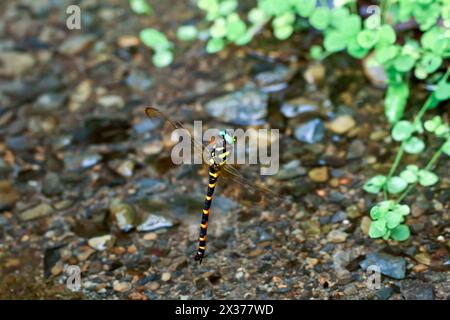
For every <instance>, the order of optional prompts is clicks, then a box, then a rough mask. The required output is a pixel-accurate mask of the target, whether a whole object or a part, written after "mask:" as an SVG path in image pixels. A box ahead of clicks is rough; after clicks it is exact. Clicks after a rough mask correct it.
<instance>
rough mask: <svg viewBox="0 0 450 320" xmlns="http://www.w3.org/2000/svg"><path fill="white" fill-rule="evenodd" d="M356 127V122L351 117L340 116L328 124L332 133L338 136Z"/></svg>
mask: <svg viewBox="0 0 450 320" xmlns="http://www.w3.org/2000/svg"><path fill="white" fill-rule="evenodd" d="M355 125H356V122H355V120H354V119H353V118H352V117H351V116H349V115H343V116H339V117H337V118H336V119H334V120H333V121H331V122H330V123H329V124H328V127H329V128H330V130H331V131H333V132H334V133H337V134H344V133H346V132H348V131H350V130H351V129H353V128H354V127H355Z"/></svg>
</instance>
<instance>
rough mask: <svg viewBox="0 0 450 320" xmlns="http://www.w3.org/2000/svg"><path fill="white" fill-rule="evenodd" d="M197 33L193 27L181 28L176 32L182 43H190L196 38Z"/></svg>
mask: <svg viewBox="0 0 450 320" xmlns="http://www.w3.org/2000/svg"><path fill="white" fill-rule="evenodd" d="M197 35H198V31H197V28H196V27H195V26H191V25H186V26H181V27H179V28H178V30H177V38H178V39H180V40H182V41H192V40H194V39H196V38H197Z"/></svg>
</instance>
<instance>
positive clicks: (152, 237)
mask: <svg viewBox="0 0 450 320" xmlns="http://www.w3.org/2000/svg"><path fill="white" fill-rule="evenodd" d="M157 238H158V235H157V234H156V233H155V232H149V233H146V234H145V235H144V236H143V237H142V239H144V240H146V241H154V240H156V239H157Z"/></svg>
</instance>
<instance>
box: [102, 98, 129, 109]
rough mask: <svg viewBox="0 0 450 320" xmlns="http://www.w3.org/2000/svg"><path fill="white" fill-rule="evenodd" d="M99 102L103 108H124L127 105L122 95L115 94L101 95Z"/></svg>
mask: <svg viewBox="0 0 450 320" xmlns="http://www.w3.org/2000/svg"><path fill="white" fill-rule="evenodd" d="M97 102H98V104H99V105H101V106H102V107H103V108H123V107H124V105H125V102H124V101H123V98H122V97H121V96H114V95H110V96H103V97H100V98H98V100H97Z"/></svg>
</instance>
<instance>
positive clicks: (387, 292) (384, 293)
mask: <svg viewBox="0 0 450 320" xmlns="http://www.w3.org/2000/svg"><path fill="white" fill-rule="evenodd" d="M392 293H394V290H392V288H391V287H384V288H381V289H379V290H377V292H376V293H375V295H376V296H377V298H378V299H380V300H387V299H389V298H390V297H391V296H392Z"/></svg>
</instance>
